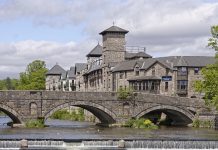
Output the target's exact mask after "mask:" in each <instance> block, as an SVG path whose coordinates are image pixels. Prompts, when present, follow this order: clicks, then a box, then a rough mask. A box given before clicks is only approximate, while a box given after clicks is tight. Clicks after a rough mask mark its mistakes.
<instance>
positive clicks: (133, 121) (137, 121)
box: [124, 118, 158, 129]
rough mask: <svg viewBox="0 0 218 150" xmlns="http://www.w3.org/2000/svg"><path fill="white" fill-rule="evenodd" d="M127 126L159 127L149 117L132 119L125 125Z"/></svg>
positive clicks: (141, 127)
mask: <svg viewBox="0 0 218 150" xmlns="http://www.w3.org/2000/svg"><path fill="white" fill-rule="evenodd" d="M124 126H125V127H130V128H140V129H157V128H158V126H157V125H155V124H154V123H152V122H151V121H150V120H149V119H144V118H141V119H130V120H128V121H127V122H126V123H125V125H124Z"/></svg>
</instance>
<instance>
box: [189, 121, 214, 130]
mask: <svg viewBox="0 0 218 150" xmlns="http://www.w3.org/2000/svg"><path fill="white" fill-rule="evenodd" d="M192 126H193V127H195V128H212V127H213V123H212V121H210V120H199V119H195V120H194V121H193V123H192Z"/></svg>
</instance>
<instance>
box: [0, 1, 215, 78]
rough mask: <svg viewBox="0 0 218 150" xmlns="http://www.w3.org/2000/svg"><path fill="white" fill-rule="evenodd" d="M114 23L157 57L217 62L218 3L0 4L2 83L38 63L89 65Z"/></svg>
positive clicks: (135, 43) (82, 2)
mask: <svg viewBox="0 0 218 150" xmlns="http://www.w3.org/2000/svg"><path fill="white" fill-rule="evenodd" d="M113 22H115V25H117V26H119V27H122V28H124V29H127V30H129V33H128V34H127V37H126V40H127V45H138V46H145V47H146V48H147V53H149V54H151V55H153V56H154V57H159V56H169V55H171V56H172V55H203V56H205V55H206V56H213V55H214V51H213V50H211V49H209V48H207V47H206V45H207V40H208V38H209V37H210V26H212V25H216V24H218V0H191V1H190V0H152V1H151V0H137V1H135V0H113V1H111V0H83V1H78V0H34V1H33V0H0V78H6V77H7V76H10V77H18V74H19V72H22V71H24V70H25V67H26V66H27V64H28V63H30V62H32V61H33V60H35V59H41V60H44V61H46V64H47V66H48V68H51V67H52V66H53V65H54V64H56V63H57V62H58V63H59V64H60V65H61V66H62V67H63V68H65V69H69V67H70V66H72V65H74V63H76V62H85V61H86V57H85V55H86V54H87V53H88V52H89V51H90V50H91V49H92V48H93V47H94V46H95V45H96V44H97V43H98V41H99V42H100V44H101V43H102V42H101V41H102V39H101V36H100V35H99V34H98V33H99V32H101V31H102V30H104V29H106V28H109V27H110V26H111V25H112V23H113Z"/></svg>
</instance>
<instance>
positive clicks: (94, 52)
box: [86, 44, 103, 57]
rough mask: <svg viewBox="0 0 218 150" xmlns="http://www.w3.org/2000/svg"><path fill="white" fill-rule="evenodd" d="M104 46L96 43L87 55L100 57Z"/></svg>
mask: <svg viewBox="0 0 218 150" xmlns="http://www.w3.org/2000/svg"><path fill="white" fill-rule="evenodd" d="M102 49H103V48H102V46H101V45H99V44H98V45H96V46H95V47H94V48H93V49H92V50H91V51H90V52H89V53H88V54H87V55H86V56H87V57H100V56H101V55H102Z"/></svg>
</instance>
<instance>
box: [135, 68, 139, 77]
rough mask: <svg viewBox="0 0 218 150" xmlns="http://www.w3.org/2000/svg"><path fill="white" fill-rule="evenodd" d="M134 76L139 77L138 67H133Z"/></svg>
mask: <svg viewBox="0 0 218 150" xmlns="http://www.w3.org/2000/svg"><path fill="white" fill-rule="evenodd" d="M135 75H136V76H139V67H135Z"/></svg>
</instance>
